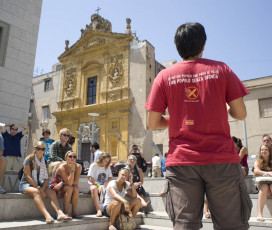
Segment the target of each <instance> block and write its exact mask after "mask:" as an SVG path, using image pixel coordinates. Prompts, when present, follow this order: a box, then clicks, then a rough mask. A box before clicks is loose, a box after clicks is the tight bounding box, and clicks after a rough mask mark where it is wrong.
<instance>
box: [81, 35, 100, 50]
mask: <svg viewBox="0 0 272 230" xmlns="http://www.w3.org/2000/svg"><path fill="white" fill-rule="evenodd" d="M103 43H105V39H99V38H94V39H92V40H90V41H88V42H87V43H86V44H85V45H84V46H83V49H87V48H90V47H96V46H99V45H101V44H103Z"/></svg>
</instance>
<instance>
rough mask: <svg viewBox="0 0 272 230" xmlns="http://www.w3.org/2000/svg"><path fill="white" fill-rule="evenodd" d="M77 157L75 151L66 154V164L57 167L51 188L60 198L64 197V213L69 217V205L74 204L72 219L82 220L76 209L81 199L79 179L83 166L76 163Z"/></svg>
mask: <svg viewBox="0 0 272 230" xmlns="http://www.w3.org/2000/svg"><path fill="white" fill-rule="evenodd" d="M76 159H77V155H76V153H75V152H73V151H68V152H67V153H66V154H65V162H61V163H60V164H59V166H58V167H57V170H56V174H55V177H54V178H53V179H52V180H51V184H50V188H51V189H53V190H54V191H55V192H57V194H58V197H62V196H63V211H64V213H65V214H67V215H68V210H69V204H70V203H72V217H73V218H80V216H78V215H77V212H76V208H77V204H78V199H79V187H78V183H79V179H80V174H81V170H82V166H81V165H80V164H77V163H76Z"/></svg>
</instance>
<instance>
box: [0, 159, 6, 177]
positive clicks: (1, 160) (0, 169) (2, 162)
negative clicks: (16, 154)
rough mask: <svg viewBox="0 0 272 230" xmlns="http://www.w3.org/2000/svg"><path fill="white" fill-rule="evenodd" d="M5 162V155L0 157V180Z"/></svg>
mask: <svg viewBox="0 0 272 230" xmlns="http://www.w3.org/2000/svg"><path fill="white" fill-rule="evenodd" d="M6 164H7V159H6V158H5V157H1V158H0V181H1V180H2V178H3V176H4V172H5V167H6Z"/></svg>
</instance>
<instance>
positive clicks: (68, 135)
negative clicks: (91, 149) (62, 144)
mask: <svg viewBox="0 0 272 230" xmlns="http://www.w3.org/2000/svg"><path fill="white" fill-rule="evenodd" d="M61 135H62V136H64V137H70V136H71V135H70V134H65V133H64V134H61Z"/></svg>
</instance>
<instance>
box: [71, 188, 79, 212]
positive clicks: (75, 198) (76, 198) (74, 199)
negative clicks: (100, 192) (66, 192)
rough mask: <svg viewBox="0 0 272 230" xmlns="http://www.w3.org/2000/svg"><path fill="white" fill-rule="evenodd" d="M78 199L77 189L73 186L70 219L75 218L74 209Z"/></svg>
mask: <svg viewBox="0 0 272 230" xmlns="http://www.w3.org/2000/svg"><path fill="white" fill-rule="evenodd" d="M78 199H79V188H78V186H75V185H74V186H73V195H72V217H77V213H76V209H77V204H78Z"/></svg>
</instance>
